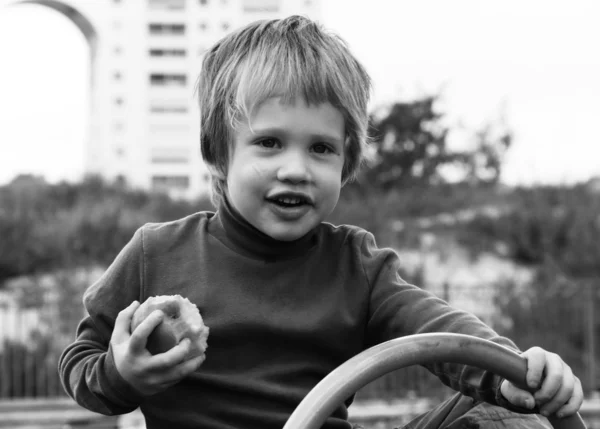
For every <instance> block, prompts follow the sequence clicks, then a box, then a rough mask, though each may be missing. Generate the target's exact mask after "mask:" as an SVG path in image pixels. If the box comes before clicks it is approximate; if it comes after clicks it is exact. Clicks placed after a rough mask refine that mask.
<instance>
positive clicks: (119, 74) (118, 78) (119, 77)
mask: <svg viewBox="0 0 600 429" xmlns="http://www.w3.org/2000/svg"><path fill="white" fill-rule="evenodd" d="M113 77H114V78H115V80H121V78H122V77H123V76H122V75H121V72H118V71H116V72H115V73H114V74H113Z"/></svg>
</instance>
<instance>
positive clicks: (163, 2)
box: [148, 0, 185, 10]
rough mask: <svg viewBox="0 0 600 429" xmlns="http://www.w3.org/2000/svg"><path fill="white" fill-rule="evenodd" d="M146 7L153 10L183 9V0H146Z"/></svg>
mask: <svg viewBox="0 0 600 429" xmlns="http://www.w3.org/2000/svg"><path fill="white" fill-rule="evenodd" d="M148 8H149V9H154V10H183V9H185V0H148Z"/></svg>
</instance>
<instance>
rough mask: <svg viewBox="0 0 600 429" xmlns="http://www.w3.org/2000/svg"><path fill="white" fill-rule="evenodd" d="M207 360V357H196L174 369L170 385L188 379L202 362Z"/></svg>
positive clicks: (170, 377)
mask: <svg viewBox="0 0 600 429" xmlns="http://www.w3.org/2000/svg"><path fill="white" fill-rule="evenodd" d="M205 359H206V355H201V356H196V357H194V358H193V359H189V360H186V361H185V362H181V363H180V364H179V365H177V366H176V367H174V368H173V369H172V370H171V371H170V373H169V383H170V384H174V383H177V382H178V381H180V380H181V379H183V378H185V377H187V376H188V375H190V374H191V373H193V372H194V371H196V370H197V369H198V368H199V367H200V365H202V362H204V360H205Z"/></svg>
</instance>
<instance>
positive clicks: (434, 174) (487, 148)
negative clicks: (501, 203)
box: [358, 96, 512, 191]
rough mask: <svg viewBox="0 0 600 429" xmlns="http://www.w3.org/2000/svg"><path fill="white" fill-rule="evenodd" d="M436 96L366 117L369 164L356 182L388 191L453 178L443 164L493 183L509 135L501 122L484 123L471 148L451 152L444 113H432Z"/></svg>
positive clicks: (472, 179) (463, 176) (467, 177)
mask: <svg viewBox="0 0 600 429" xmlns="http://www.w3.org/2000/svg"><path fill="white" fill-rule="evenodd" d="M438 99H439V96H427V97H424V98H422V99H419V100H415V101H411V102H397V103H394V104H392V105H391V106H389V107H387V108H385V109H380V110H379V111H376V112H375V113H374V114H373V115H372V116H371V121H370V134H371V135H372V137H373V152H374V158H375V159H374V162H373V163H372V164H371V166H370V167H369V168H368V169H367V171H366V172H365V173H364V174H363V175H362V176H361V177H360V179H359V181H358V183H359V186H363V187H367V188H370V189H380V190H383V191H389V190H391V189H397V188H401V187H408V186H414V185H417V186H423V185H436V184H443V183H449V182H452V181H456V179H450V178H449V177H448V175H447V174H444V169H445V168H446V167H453V168H454V169H455V170H457V171H458V172H459V175H458V176H459V179H458V181H463V182H468V183H471V184H475V185H478V184H496V183H498V181H499V179H500V175H501V167H502V159H503V155H504V154H505V152H506V151H507V150H508V148H509V147H510V144H511V142H512V134H511V132H510V131H508V130H507V128H506V126H505V124H504V123H502V122H498V121H496V122H494V123H492V122H490V123H488V124H485V125H484V126H483V127H482V128H481V129H480V130H477V131H476V133H475V135H474V136H472V137H471V139H472V140H474V143H475V144H474V147H473V148H469V149H464V150H451V149H450V148H449V147H448V136H449V134H450V132H452V131H453V130H452V129H450V128H449V127H448V126H447V125H444V119H445V118H444V114H442V113H440V112H438V111H436V108H435V106H436V103H437V101H438Z"/></svg>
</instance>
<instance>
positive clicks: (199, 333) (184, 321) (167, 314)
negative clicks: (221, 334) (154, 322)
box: [131, 295, 209, 359]
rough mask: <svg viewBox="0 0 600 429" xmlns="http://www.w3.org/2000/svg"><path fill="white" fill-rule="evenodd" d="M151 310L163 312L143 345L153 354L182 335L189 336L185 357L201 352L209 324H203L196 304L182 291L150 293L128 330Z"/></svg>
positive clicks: (205, 342) (206, 337) (204, 344)
mask: <svg viewBox="0 0 600 429" xmlns="http://www.w3.org/2000/svg"><path fill="white" fill-rule="evenodd" d="M154 310H161V311H162V312H163V313H164V317H163V320H162V321H161V323H160V324H159V325H158V326H156V328H154V330H153V331H152V332H151V333H150V335H149V336H148V341H147V343H146V348H147V349H148V351H149V352H150V353H151V354H153V355H155V354H158V353H164V352H166V351H168V350H170V349H171V348H173V347H175V346H176V345H177V344H179V342H180V341H181V340H183V339H184V338H189V339H190V340H191V347H190V352H189V353H188V355H187V357H186V358H187V359H190V358H192V357H195V356H200V355H202V354H204V352H205V351H206V348H207V347H208V344H207V339H208V333H209V328H208V326H206V325H205V324H204V321H203V320H202V316H201V315H200V311H199V310H198V307H196V305H195V304H193V303H192V302H190V300H189V299H187V298H183V297H182V296H181V295H160V296H152V297H150V298H148V299H147V300H146V301H144V302H143V303H142V304H141V305H140V306H139V307H138V309H137V310H136V311H135V313H134V314H133V318H132V320H131V332H133V331H134V330H135V328H137V327H138V326H139V324H140V323H142V321H143V320H144V319H146V317H148V316H149V315H150V314H151V313H152V312H153V311H154Z"/></svg>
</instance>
